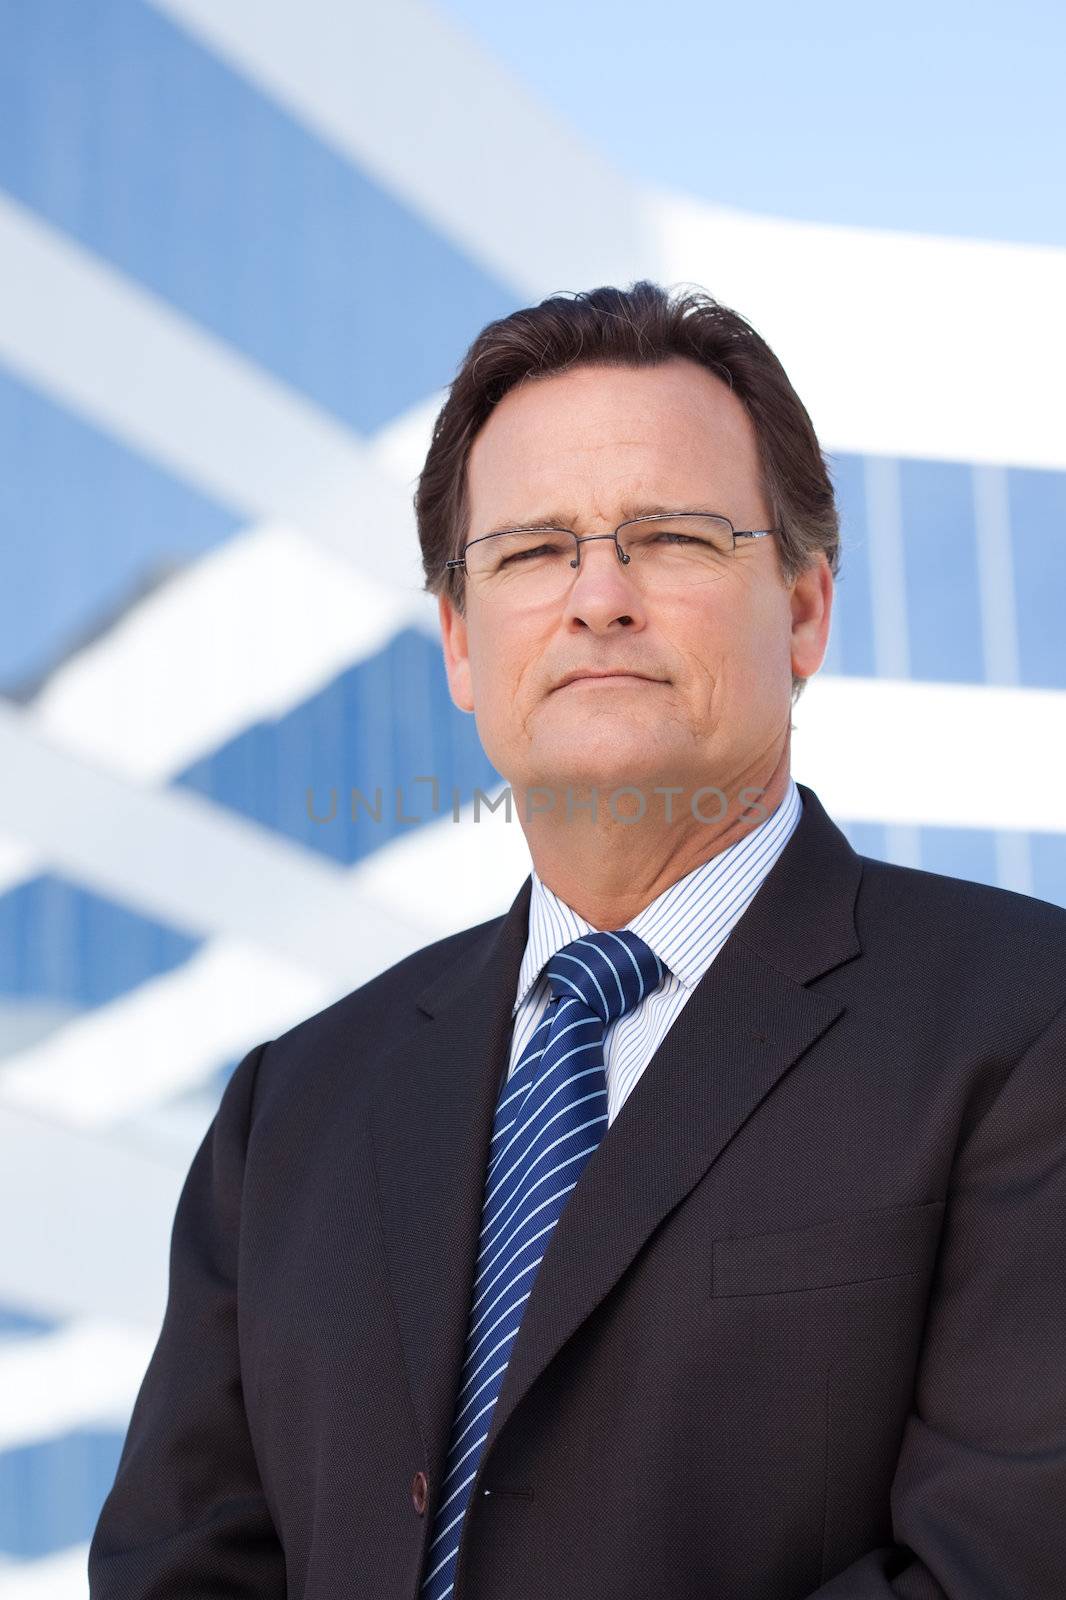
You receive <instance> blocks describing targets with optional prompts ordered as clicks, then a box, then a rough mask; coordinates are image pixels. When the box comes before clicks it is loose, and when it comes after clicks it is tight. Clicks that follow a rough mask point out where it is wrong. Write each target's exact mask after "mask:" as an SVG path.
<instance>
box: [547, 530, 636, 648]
mask: <svg viewBox="0 0 1066 1600" xmlns="http://www.w3.org/2000/svg"><path fill="white" fill-rule="evenodd" d="M578 556H579V563H578V567H577V570H576V571H575V573H574V580H573V582H572V583H571V585H570V589H569V592H568V594H567V597H566V615H565V621H566V623H567V625H568V626H569V627H573V628H591V629H592V630H593V632H595V633H602V632H604V631H606V630H607V629H608V628H611V627H613V626H614V624H615V623H617V624H618V625H619V626H620V627H624V628H631V627H639V626H643V623H644V601H643V599H642V596H641V593H640V589H639V587H638V585H637V584H636V582H635V581H634V579H633V578H632V577H631V576H630V574H631V572H632V564H631V563H628V562H623V561H621V560H620V558H619V549H618V544H617V541H616V540H615V538H614V536H613V534H609V533H607V534H600V533H597V534H591V535H589V537H588V538H585V539H581V540H579V541H578Z"/></svg>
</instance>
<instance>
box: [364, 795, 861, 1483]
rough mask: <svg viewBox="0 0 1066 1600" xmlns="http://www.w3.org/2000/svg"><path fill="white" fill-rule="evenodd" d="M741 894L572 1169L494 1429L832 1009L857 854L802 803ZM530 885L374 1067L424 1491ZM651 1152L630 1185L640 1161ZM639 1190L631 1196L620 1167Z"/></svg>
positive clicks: (434, 1462) (505, 1046) (813, 806)
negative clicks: (704, 965)
mask: <svg viewBox="0 0 1066 1600" xmlns="http://www.w3.org/2000/svg"><path fill="white" fill-rule="evenodd" d="M799 789H800V794H801V796H802V799H803V813H802V816H801V818H800V821H799V823H798V825H797V826H796V829H795V831H794V832H793V834H792V836H791V838H790V839H789V841H788V843H787V845H786V846H785V848H784V849H783V850H782V852H781V854H780V856H779V857H778V858H777V861H776V862H775V864H774V866H773V868H772V869H771V871H770V873H769V875H768V876H767V878H766V879H765V881H764V883H763V884H762V887H761V888H760V890H759V892H758V894H757V895H756V896H755V897H754V899H753V900H752V901H751V903H750V904H749V906H748V908H747V910H746V911H745V913H744V915H743V917H742V918H741V919H740V921H739V922H738V923H737V925H736V927H735V928H734V930H733V933H732V935H731V937H730V938H729V939H728V940H727V941H726V943H725V945H724V946H723V947H722V949H721V950H720V952H719V953H718V956H717V957H716V959H715V960H714V962H713V963H712V964H711V966H710V968H709V969H708V970H707V972H706V973H705V975H704V977H703V978H702V979H701V981H700V982H699V983H698V984H697V986H696V988H695V990H694V991H693V992H692V994H691V995H690V996H689V999H688V1001H687V1003H686V1005H685V1007H684V1009H683V1010H682V1012H681V1014H680V1015H679V1017H678V1019H677V1021H676V1022H675V1023H674V1025H673V1027H672V1028H671V1029H670V1032H669V1033H668V1034H667V1036H666V1038H665V1039H664V1040H663V1042H662V1044H661V1045H660V1046H659V1048H658V1050H657V1051H656V1052H655V1054H654V1056H653V1057H652V1060H651V1061H650V1062H649V1064H648V1066H647V1068H646V1069H645V1071H644V1073H643V1074H642V1076H641V1078H640V1079H639V1081H638V1082H637V1084H636V1085H635V1087H634V1089H633V1090H632V1092H631V1094H630V1095H629V1097H628V1099H627V1100H626V1103H625V1105H624V1106H623V1107H622V1110H621V1112H620V1114H619V1116H618V1117H617V1118H616V1119H615V1122H614V1123H613V1125H612V1126H611V1127H610V1128H609V1130H608V1132H607V1134H606V1135H605V1136H604V1139H603V1141H602V1143H601V1144H600V1146H599V1147H598V1148H597V1150H596V1151H595V1152H594V1153H593V1155H592V1156H591V1157H590V1158H589V1161H588V1164H587V1166H586V1167H585V1169H584V1171H583V1173H582V1176H581V1180H580V1182H579V1183H578V1185H577V1188H576V1189H575V1190H574V1192H573V1194H572V1195H571V1197H570V1199H569V1200H568V1202H567V1206H566V1209H565V1210H564V1212H563V1215H562V1217H561V1219H560V1221H559V1223H558V1224H557V1226H556V1228H555V1230H554V1232H553V1233H552V1235H551V1236H550V1238H549V1240H548V1248H547V1251H546V1254H545V1256H544V1260H543V1261H542V1263H541V1266H540V1268H539V1270H538V1275H537V1283H536V1289H535V1292H534V1294H533V1295H532V1296H531V1298H530V1301H529V1304H528V1306H527V1308H526V1312H525V1315H524V1317H523V1321H522V1325H521V1328H520V1329H519V1334H518V1338H517V1340H516V1343H515V1346H514V1349H513V1351H512V1354H511V1359H510V1361H509V1363H508V1368H507V1372H506V1374H505V1377H504V1384H503V1389H502V1391H501V1393H500V1396H499V1399H498V1401H497V1403H496V1407H495V1410H494V1412H493V1417H492V1431H491V1433H490V1436H489V1440H488V1444H487V1446H486V1449H485V1452H484V1455H483V1458H482V1464H483V1465H484V1462H485V1461H486V1460H487V1458H488V1455H489V1453H490V1451H491V1448H492V1444H493V1441H494V1439H495V1438H496V1437H497V1436H498V1434H499V1432H500V1430H501V1429H502V1428H503V1427H505V1426H506V1423H507V1419H508V1417H509V1416H510V1415H511V1414H512V1412H513V1411H514V1409H515V1407H516V1406H517V1405H519V1404H520V1403H521V1400H522V1398H523V1396H524V1395H525V1393H526V1392H527V1391H528V1389H529V1388H530V1387H531V1385H532V1384H533V1383H534V1382H535V1381H536V1378H537V1377H538V1376H539V1374H540V1373H541V1372H542V1371H543V1370H544V1368H545V1367H546V1366H547V1365H548V1363H549V1362H550V1361H551V1360H552V1359H553V1358H554V1356H555V1355H556V1353H557V1352H558V1351H559V1349H560V1348H561V1347H562V1345H563V1344H564V1343H565V1342H566V1340H567V1339H569V1338H570V1337H571V1335H572V1334H573V1333H574V1332H575V1331H576V1330H577V1328H578V1327H580V1325H581V1324H582V1322H584V1321H585V1320H586V1319H587V1318H588V1317H589V1316H590V1315H591V1313H592V1312H593V1311H594V1310H595V1308H596V1306H597V1305H598V1304H599V1303H600V1302H601V1301H602V1300H603V1298H604V1297H605V1296H606V1295H607V1294H608V1293H609V1292H610V1290H611V1288H612V1287H613V1286H614V1284H615V1283H616V1282H617V1281H618V1279H619V1278H620V1277H621V1276H622V1274H623V1273H624V1272H625V1271H626V1269H627V1267H628V1266H629V1264H630V1263H631V1262H632V1260H633V1259H634V1257H635V1256H636V1254H637V1253H638V1252H639V1250H640V1249H641V1247H642V1245H643V1243H644V1241H645V1240H646V1239H647V1238H648V1236H649V1235H650V1234H651V1232H652V1231H653V1230H654V1229H655V1227H657V1226H658V1224H659V1223H660V1222H661V1221H662V1220H663V1218H664V1217H665V1216H666V1215H667V1213H668V1212H669V1211H670V1210H672V1209H673V1207H675V1206H676V1205H677V1204H678V1203H679V1202H680V1201H682V1200H683V1199H684V1197H685V1195H686V1194H688V1192H689V1191H690V1190H691V1189H692V1188H693V1186H694V1185H695V1184H696V1183H697V1182H698V1181H699V1180H700V1178H701V1177H702V1176H703V1174H704V1173H705V1172H706V1171H707V1169H708V1168H709V1167H710V1165H711V1164H712V1163H713V1162H714V1161H715V1160H716V1159H717V1157H718V1155H719V1154H720V1153H721V1151H722V1149H723V1148H724V1147H725V1145H726V1144H727V1143H728V1142H729V1140H730V1139H732V1137H733V1135H734V1134H735V1133H736V1131H737V1129H738V1128H739V1127H740V1126H741V1125H742V1124H743V1123H744V1122H745V1121H746V1120H747V1118H748V1117H750V1116H752V1115H753V1114H757V1108H758V1106H759V1104H760V1102H761V1101H762V1100H763V1099H764V1098H765V1097H766V1096H767V1095H768V1094H769V1093H770V1092H771V1091H772V1089H773V1087H774V1085H775V1084H776V1082H777V1081H778V1079H779V1078H780V1077H781V1076H782V1075H783V1074H784V1073H785V1072H787V1071H788V1070H789V1068H790V1067H791V1066H792V1064H793V1063H794V1062H795V1061H796V1060H797V1058H798V1057H799V1056H800V1055H801V1054H802V1053H803V1052H804V1051H805V1050H807V1049H808V1048H809V1047H810V1045H812V1044H813V1043H814V1041H815V1040H816V1039H818V1038H819V1037H820V1036H821V1035H822V1034H823V1033H824V1032H825V1031H826V1030H827V1029H828V1028H829V1027H831V1026H832V1024H833V1023H834V1022H835V1021H836V1019H837V1017H838V1016H839V1015H840V1014H841V1012H842V1010H843V1006H842V1005H841V1003H840V1002H839V1001H837V1000H835V999H834V998H833V997H832V996H831V995H829V994H827V993H824V992H819V991H817V990H814V989H810V988H807V987H806V985H808V984H810V983H811V982H813V980H814V979H816V978H818V977H821V976H822V975H823V974H825V973H826V972H829V971H831V970H832V969H833V968H834V967H836V966H839V965H840V963H841V962H844V961H847V960H850V959H851V958H852V957H853V956H855V955H857V954H859V953H860V945H859V940H858V936H857V933H856V928H855V914H854V908H855V898H856V894H857V891H858V885H859V880H860V877H861V874H862V862H861V858H860V857H859V856H857V855H856V853H855V852H854V851H853V850H852V848H851V846H850V844H849V843H848V841H847V839H846V838H845V837H844V835H843V833H842V832H841V831H840V829H839V828H837V827H836V825H835V824H834V823H833V822H832V820H831V819H830V818H829V817H828V815H827V814H826V812H825V810H824V809H823V807H822V806H821V804H820V802H819V800H818V798H817V796H816V795H815V793H814V791H813V790H811V789H809V788H807V787H806V786H804V785H802V784H801V785H799ZM530 887H531V880H530V879H529V878H528V877H527V879H526V880H525V882H524V883H523V884H522V886H521V888H520V889H519V891H518V893H517V894H516V896H515V898H514V900H513V902H512V904H511V906H510V909H509V910H508V911H507V912H506V914H505V915H504V916H503V917H502V918H497V919H495V920H494V921H493V922H490V923H487V924H485V925H484V926H483V928H482V929H478V930H473V935H472V942H471V944H470V945H468V946H467V947H466V948H465V949H464V951H463V953H462V954H461V955H460V956H459V957H457V958H456V959H455V960H453V961H452V962H451V963H450V964H449V965H448V966H447V967H446V968H445V969H444V970H442V971H441V972H440V973H438V974H436V975H435V976H434V977H433V978H432V979H431V981H430V982H429V983H427V984H426V985H425V986H424V988H423V989H422V990H421V991H420V992H419V994H418V995H417V996H416V1001H415V1003H416V1005H417V1006H418V1008H419V1009H420V1011H421V1012H422V1013H423V1015H424V1017H429V1018H432V1021H431V1022H423V1025H422V1027H421V1028H419V1029H417V1030H416V1031H415V1032H414V1033H413V1034H412V1032H411V1030H410V1029H405V1030H404V1038H403V1043H402V1044H401V1045H397V1046H396V1047H395V1048H394V1049H392V1050H391V1051H388V1052H386V1054H385V1055H384V1056H383V1057H382V1059H381V1060H380V1061H379V1062H378V1063H377V1069H376V1086H375V1095H374V1104H373V1109H372V1114H371V1147H372V1150H373V1154H374V1158H375V1166H376V1170H377V1175H378V1181H379V1190H380V1199H381V1213H382V1223H383V1231H384V1237H385V1248H386V1255H387V1258H388V1263H389V1268H390V1273H391V1279H392V1288H393V1298H394V1303H395V1306H396V1312H397V1318H398V1322H399V1326H400V1336H401V1341H402V1344H403V1348H404V1354H405V1358H406V1363H407V1368H408V1374H409V1378H410V1382H411V1392H412V1397H413V1400H414V1406H415V1410H416V1413H417V1415H418V1419H419V1423H420V1426H421V1428H422V1432H423V1439H424V1442H425V1447H426V1454H427V1460H428V1462H429V1466H430V1484H431V1490H432V1485H434V1484H435V1483H436V1482H437V1481H438V1480H439V1475H440V1472H441V1468H442V1464H443V1460H444V1456H445V1453H446V1450H447V1443H448V1433H449V1429H450V1425H451V1414H452V1408H453V1405H454V1397H455V1393H456V1391H457V1388H458V1383H459V1377H460V1372H461V1367H462V1360H463V1354H464V1348H465V1340H466V1330H467V1322H468V1317H469V1309H470V1296H471V1292H472V1285H473V1276H474V1266H475V1260H476V1255H477V1245H478V1239H479V1235H480V1229H481V1204H482V1198H483V1193H484V1177H485V1166H486V1161H487V1156H488V1145H489V1140H490V1137H491V1132H492V1123H493V1117H494V1114H495V1107H496V1101H497V1097H498V1094H499V1088H500V1084H501V1083H502V1080H503V1076H504V1074H505V1072H506V1064H507V1059H508V1054H509V1045H510V1035H511V1026H512V1014H511V1013H512V1003H513V999H514V994H515V987H516V982H517V977H518V971H519V967H520V964H521V960H522V954H523V951H524V948H525V942H526V934H527V919H528V910H529V898H530ZM649 1151H653V1152H654V1153H655V1159H654V1163H653V1164H652V1167H651V1172H652V1178H651V1181H648V1176H647V1175H648V1171H649V1164H648V1152H649ZM635 1170H641V1171H642V1172H643V1174H644V1180H643V1181H642V1182H641V1184H639V1185H634V1184H633V1182H632V1181H631V1180H632V1173H633V1172H634V1171H635Z"/></svg>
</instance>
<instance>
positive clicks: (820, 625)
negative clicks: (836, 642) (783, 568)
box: [790, 550, 834, 678]
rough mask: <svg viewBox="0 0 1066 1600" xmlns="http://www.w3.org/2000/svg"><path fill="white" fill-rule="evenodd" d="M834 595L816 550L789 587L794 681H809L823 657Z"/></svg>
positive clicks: (820, 553)
mask: <svg viewBox="0 0 1066 1600" xmlns="http://www.w3.org/2000/svg"><path fill="white" fill-rule="evenodd" d="M833 594H834V584H833V574H832V573H831V572H830V570H829V563H828V561H827V560H826V559H825V553H824V552H823V551H821V550H819V551H818V553H817V555H816V556H815V558H814V560H813V561H812V562H811V565H810V566H809V567H806V568H805V569H804V571H802V572H801V573H799V574H798V575H797V577H796V578H795V580H794V581H793V584H792V593H791V600H790V605H791V610H792V671H793V673H794V675H795V676H796V677H797V678H812V677H813V676H814V674H815V673H816V672H817V671H818V668H819V667H820V666H821V664H822V661H823V659H824V658H825V652H826V647H827V646H828V644H829V620H830V617H831V615H832V611H833Z"/></svg>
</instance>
